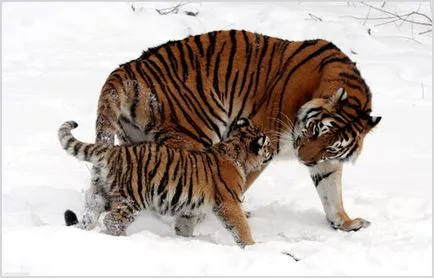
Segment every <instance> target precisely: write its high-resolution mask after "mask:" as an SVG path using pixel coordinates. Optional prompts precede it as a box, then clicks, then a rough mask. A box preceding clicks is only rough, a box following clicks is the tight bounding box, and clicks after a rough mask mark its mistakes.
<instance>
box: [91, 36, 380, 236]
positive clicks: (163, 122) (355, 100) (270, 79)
mask: <svg viewBox="0 0 434 278" xmlns="http://www.w3.org/2000/svg"><path fill="white" fill-rule="evenodd" d="M370 113H371V93H370V90H369V88H368V86H367V85H366V83H365V81H364V80H363V78H362V77H361V75H360V72H359V71H358V69H357V68H356V65H355V63H353V62H352V61H351V60H350V59H349V58H348V57H347V56H346V55H345V54H344V53H343V52H342V51H341V50H340V49H339V48H338V47H336V46H335V45H334V44H333V43H331V42H328V41H325V40H320V39H318V40H306V41H288V40H283V39H279V38H273V37H269V36H265V35H260V34H256V33H251V32H247V31H237V30H229V31H217V32H210V33H205V34H201V35H196V36H189V37H187V38H185V39H183V40H179V41H172V42H168V43H165V44H163V45H161V46H158V47H155V48H151V49H149V50H147V51H145V52H143V54H142V55H141V56H140V57H139V58H138V59H136V60H132V61H130V62H127V63H125V64H122V65H120V66H119V67H118V68H117V69H116V70H114V71H113V72H112V73H111V74H110V75H109V77H108V79H107V80H106V82H105V84H104V86H103V88H102V91H101V95H100V98H99V104H98V112H97V120H96V142H97V143H105V144H109V145H113V144H114V135H115V134H117V137H118V139H119V141H120V143H121V144H122V143H137V142H142V141H156V142H160V143H166V144H169V145H170V146H172V147H180V148H187V149H202V148H204V147H209V146H211V145H212V144H214V143H217V142H220V141H222V140H223V139H224V138H225V137H226V135H227V133H228V131H229V130H230V128H231V125H232V124H233V123H234V122H236V120H237V119H239V118H240V117H246V118H249V119H251V120H252V121H253V123H254V124H255V125H256V126H259V127H260V128H261V129H262V130H264V131H265V132H266V133H267V134H274V135H275V140H272V141H273V142H272V150H273V152H274V153H275V154H278V153H281V152H282V150H283V149H285V147H284V146H285V145H287V146H289V147H290V149H293V150H294V154H295V156H296V157H297V158H298V159H299V160H300V161H301V162H302V163H304V164H305V165H307V166H308V169H309V172H310V175H311V177H312V180H313V182H314V184H315V187H316V189H317V192H318V194H319V197H320V199H321V201H322V204H323V207H324V211H325V213H326V218H327V219H328V220H329V222H330V223H331V225H332V226H333V227H335V228H337V229H341V230H344V231H352V230H358V229H360V228H362V227H367V226H368V225H369V224H370V223H369V222H368V221H366V220H364V219H362V218H356V219H351V218H350V217H349V216H348V215H347V213H346V212H345V210H344V207H343V202H342V191H341V183H342V182H341V181H342V168H343V162H345V161H347V160H350V159H354V158H356V157H357V154H358V153H359V152H360V150H361V147H362V143H363V139H364V136H365V135H366V134H367V133H368V132H369V131H370V130H371V129H372V128H373V127H374V126H375V125H377V124H378V122H379V121H380V120H381V117H372V116H370ZM259 173H260V171H258V172H255V173H253V174H250V175H249V176H248V185H250V184H251V183H252V182H253V181H254V180H255V179H256V177H257V176H258V174H259ZM92 184H93V187H92V190H91V191H89V192H88V194H87V196H86V198H87V205H86V211H85V215H84V223H83V224H84V226H85V227H87V228H92V227H93V226H94V224H95V221H96V219H95V215H98V214H99V213H94V212H95V211H100V210H103V209H104V208H103V207H102V203H103V202H98V200H99V199H101V198H104V196H103V193H102V192H101V190H100V188H101V185H100V184H99V169H97V168H94V173H93V179H92ZM192 225H193V224H192Z"/></svg>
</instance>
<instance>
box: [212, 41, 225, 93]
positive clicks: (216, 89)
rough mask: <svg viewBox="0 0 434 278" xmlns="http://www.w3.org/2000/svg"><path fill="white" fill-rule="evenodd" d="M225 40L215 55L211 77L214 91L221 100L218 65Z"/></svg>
mask: <svg viewBox="0 0 434 278" xmlns="http://www.w3.org/2000/svg"><path fill="white" fill-rule="evenodd" d="M225 45H226V42H224V43H223V45H222V48H221V49H220V51H219V52H218V53H217V57H216V61H215V64H214V78H213V81H214V82H213V88H214V90H215V92H216V93H217V95H218V96H219V99H220V100H223V97H222V93H221V92H220V88H219V84H220V82H219V77H218V76H219V67H220V55H221V53H222V52H223V50H224V48H225Z"/></svg>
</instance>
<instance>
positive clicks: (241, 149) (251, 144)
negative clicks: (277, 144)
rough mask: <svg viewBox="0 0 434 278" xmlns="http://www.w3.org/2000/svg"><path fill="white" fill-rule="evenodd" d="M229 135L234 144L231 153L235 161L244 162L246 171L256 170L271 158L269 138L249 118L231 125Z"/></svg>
mask: <svg viewBox="0 0 434 278" xmlns="http://www.w3.org/2000/svg"><path fill="white" fill-rule="evenodd" d="M230 136H231V137H232V139H231V142H232V144H233V145H234V146H233V155H235V159H236V160H237V161H240V163H242V164H244V166H245V168H246V171H247V172H251V171H255V170H258V169H259V168H260V167H261V166H262V165H263V164H265V163H267V162H269V161H270V160H271V159H272V157H273V155H272V152H271V149H270V138H268V136H266V135H265V134H264V133H263V132H262V131H261V130H260V129H259V128H257V127H255V126H254V125H253V124H252V123H251V121H250V120H249V119H247V118H240V119H239V120H237V121H236V122H235V123H234V124H233V125H232V127H231V132H230ZM241 161H242V162H241Z"/></svg>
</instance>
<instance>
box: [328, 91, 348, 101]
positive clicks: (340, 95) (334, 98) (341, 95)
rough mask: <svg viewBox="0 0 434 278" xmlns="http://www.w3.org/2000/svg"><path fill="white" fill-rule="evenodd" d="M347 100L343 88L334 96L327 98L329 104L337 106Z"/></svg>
mask: <svg viewBox="0 0 434 278" xmlns="http://www.w3.org/2000/svg"><path fill="white" fill-rule="evenodd" d="M347 98H348V95H347V92H345V89H344V88H339V89H338V90H337V91H336V92H335V94H334V95H332V96H331V97H330V98H329V102H330V103H333V104H338V103H340V102H344V101H345V100H346V99H347Z"/></svg>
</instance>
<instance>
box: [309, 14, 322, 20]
mask: <svg viewBox="0 0 434 278" xmlns="http://www.w3.org/2000/svg"><path fill="white" fill-rule="evenodd" d="M308 15H309V16H310V17H311V18H312V19H313V20H315V21H322V18H321V17H318V16H316V15H314V14H311V13H308Z"/></svg>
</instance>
